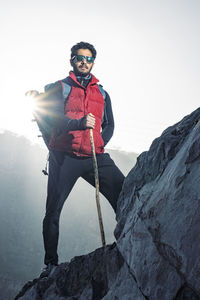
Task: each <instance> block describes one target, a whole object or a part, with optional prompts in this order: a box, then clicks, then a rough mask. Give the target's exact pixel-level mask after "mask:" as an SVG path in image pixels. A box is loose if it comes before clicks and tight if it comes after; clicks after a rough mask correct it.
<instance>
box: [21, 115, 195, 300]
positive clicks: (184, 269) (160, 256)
mask: <svg viewBox="0 0 200 300" xmlns="http://www.w3.org/2000/svg"><path fill="white" fill-rule="evenodd" d="M199 119H200V109H197V110H196V111H194V112H193V113H192V114H190V115H189V116H186V117H185V118H184V119H183V120H182V121H180V122H179V123H177V124H175V125H174V126H171V127H169V128H168V129H166V130H165V131H164V132H163V134H162V135H161V137H159V138H157V139H156V140H154V142H153V143H152V145H151V147H150V149H149V151H148V152H144V153H142V154H141V155H140V156H139V157H138V159H137V163H136V165H135V167H134V168H133V169H132V170H131V171H130V173H129V174H128V176H127V177H126V179H125V182H124V186H123V189H122V192H121V194H120V198H119V202H118V209H117V226H116V229H115V236H116V243H115V244H113V245H109V246H106V247H105V248H100V249H97V250H96V251H94V252H93V253H90V254H88V255H85V256H80V257H75V258H74V259H73V260H72V261H71V262H70V263H66V264H61V265H59V266H58V267H57V269H56V270H55V272H54V273H53V274H52V275H51V276H50V277H49V278H48V279H36V280H35V281H33V282H31V283H29V284H28V285H27V286H25V287H24V290H22V291H21V294H19V295H18V296H17V297H16V299H23V300H24V299H60V300H61V299H63V300H64V299H88V300H90V299H91V300H97V299H104V300H105V299H106V300H108V299H109V300H114V299H115V300H117V299H120V300H121V299H122V300H126V299H127V300H128V299H130V300H133V299H135V300H140V299H151V300H172V299H175V300H181V299H184V300H197V299H200V258H199V257H200V243H199V241H200V176H199V174H200V122H199ZM25 290H26V291H25Z"/></svg>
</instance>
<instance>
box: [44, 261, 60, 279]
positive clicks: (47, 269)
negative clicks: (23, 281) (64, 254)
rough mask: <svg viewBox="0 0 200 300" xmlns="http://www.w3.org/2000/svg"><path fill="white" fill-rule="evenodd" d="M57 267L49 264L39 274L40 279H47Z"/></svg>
mask: <svg viewBox="0 0 200 300" xmlns="http://www.w3.org/2000/svg"><path fill="white" fill-rule="evenodd" d="M57 266H58V265H54V264H51V263H49V264H48V265H47V266H46V267H44V268H43V269H42V272H41V274H40V278H44V277H48V276H49V275H50V274H52V273H53V272H54V270H55V269H56V267H57Z"/></svg>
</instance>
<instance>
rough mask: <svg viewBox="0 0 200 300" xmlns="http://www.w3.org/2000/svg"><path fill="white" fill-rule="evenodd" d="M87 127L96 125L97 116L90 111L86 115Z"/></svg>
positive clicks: (92, 127)
mask: <svg viewBox="0 0 200 300" xmlns="http://www.w3.org/2000/svg"><path fill="white" fill-rule="evenodd" d="M84 125H85V128H91V129H94V127H95V116H94V115H93V114H91V113H89V114H88V115H87V116H85V124H84Z"/></svg>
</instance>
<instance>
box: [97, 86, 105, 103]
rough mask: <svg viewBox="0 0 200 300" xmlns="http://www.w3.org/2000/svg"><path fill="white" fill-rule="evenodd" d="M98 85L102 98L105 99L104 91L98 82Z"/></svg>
mask: <svg viewBox="0 0 200 300" xmlns="http://www.w3.org/2000/svg"><path fill="white" fill-rule="evenodd" d="M98 87H99V90H100V92H101V94H102V96H103V99H104V100H105V99H106V92H105V91H104V89H103V86H102V85H101V84H98Z"/></svg>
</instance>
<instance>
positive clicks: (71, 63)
mask: <svg viewBox="0 0 200 300" xmlns="http://www.w3.org/2000/svg"><path fill="white" fill-rule="evenodd" d="M70 65H71V66H72V67H73V60H72V59H70Z"/></svg>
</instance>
